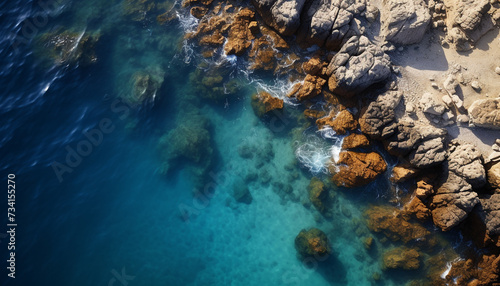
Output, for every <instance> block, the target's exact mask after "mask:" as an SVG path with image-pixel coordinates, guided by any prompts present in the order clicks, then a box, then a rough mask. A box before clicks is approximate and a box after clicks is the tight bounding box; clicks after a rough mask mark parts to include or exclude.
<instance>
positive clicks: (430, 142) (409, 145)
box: [384, 120, 447, 168]
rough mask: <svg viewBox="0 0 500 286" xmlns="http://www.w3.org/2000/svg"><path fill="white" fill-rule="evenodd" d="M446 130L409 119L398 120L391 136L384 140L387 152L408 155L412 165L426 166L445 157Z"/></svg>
mask: <svg viewBox="0 0 500 286" xmlns="http://www.w3.org/2000/svg"><path fill="white" fill-rule="evenodd" d="M446 134H447V133H446V130H444V129H439V128H436V127H432V126H429V125H426V124H423V123H420V122H414V121H411V120H400V121H399V122H398V123H397V128H396V129H395V130H394V133H393V135H392V136H391V137H389V138H387V140H386V141H385V142H384V144H385V145H386V149H387V151H388V152H389V153H391V154H392V155H395V156H408V159H409V162H410V164H411V165H412V166H414V167H417V168H427V167H431V166H435V165H438V164H440V163H442V162H443V161H444V160H445V159H446V146H445V143H444V142H445V136H446Z"/></svg>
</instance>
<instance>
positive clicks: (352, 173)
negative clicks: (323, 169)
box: [331, 151, 387, 188]
mask: <svg viewBox="0 0 500 286" xmlns="http://www.w3.org/2000/svg"><path fill="white" fill-rule="evenodd" d="M337 163H338V164H339V165H340V167H339V170H338V172H337V173H336V174H335V175H334V176H333V178H332V180H333V181H334V182H335V184H337V186H344V187H348V188H352V187H359V186H363V185H366V184H368V183H370V182H371V181H373V180H375V178H376V177H377V176H379V175H380V174H382V173H384V172H385V170H386V169H387V164H386V163H385V161H384V158H382V156H380V154H378V153H377V152H371V153H359V152H352V151H346V152H342V153H340V156H339V160H338V162H337ZM331 168H334V166H332V167H331ZM331 172H332V173H333V172H335V171H334V170H331Z"/></svg>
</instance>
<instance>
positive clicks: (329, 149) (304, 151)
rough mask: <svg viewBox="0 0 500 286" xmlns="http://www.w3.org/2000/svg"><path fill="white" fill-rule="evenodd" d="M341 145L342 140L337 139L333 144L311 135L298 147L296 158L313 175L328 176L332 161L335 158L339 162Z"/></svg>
mask: <svg viewBox="0 0 500 286" xmlns="http://www.w3.org/2000/svg"><path fill="white" fill-rule="evenodd" d="M341 145H342V139H341V138H337V139H335V140H334V141H333V144H331V143H330V142H327V141H325V140H324V139H322V138H320V137H318V136H315V135H309V136H307V137H306V139H305V142H304V143H302V144H301V145H299V146H298V147H297V149H296V150H295V156H296V157H297V159H298V160H299V162H300V163H301V164H302V165H303V166H304V167H306V168H307V169H309V171H310V172H311V173H313V174H319V173H325V174H326V173H328V166H329V165H330V164H331V159H332V158H333V160H334V161H335V162H336V161H338V159H339V154H340V149H341Z"/></svg>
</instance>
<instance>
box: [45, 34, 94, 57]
mask: <svg viewBox="0 0 500 286" xmlns="http://www.w3.org/2000/svg"><path fill="white" fill-rule="evenodd" d="M99 38H100V35H99V34H98V33H93V34H91V33H88V32H86V31H83V32H73V31H69V30H65V31H55V32H50V33H46V34H42V35H41V36H40V37H39V39H38V41H39V42H40V45H41V47H40V48H39V52H40V54H42V55H44V56H46V57H48V58H50V59H52V60H53V61H54V62H55V64H57V65H63V64H76V63H80V64H83V65H89V64H92V63H95V62H96V61H97V56H96V54H95V45H96V44H97V42H98V41H99Z"/></svg>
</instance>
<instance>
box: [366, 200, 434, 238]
mask: <svg viewBox="0 0 500 286" xmlns="http://www.w3.org/2000/svg"><path fill="white" fill-rule="evenodd" d="M365 216H366V218H367V226H368V228H369V229H370V230H372V231H374V232H377V233H382V234H383V235H384V236H386V237H387V238H388V239H390V240H392V241H401V242H403V243H405V244H406V243H409V242H419V243H421V244H424V245H427V246H433V245H434V244H435V241H434V240H433V239H432V238H431V237H430V235H431V233H430V232H429V231H428V230H427V229H426V228H425V227H423V226H422V225H420V224H418V223H413V222H409V221H408V220H409V219H408V218H407V217H405V215H404V213H401V211H400V210H399V209H396V208H393V207H383V206H373V207H371V208H369V209H368V210H367V211H366V212H365Z"/></svg>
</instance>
